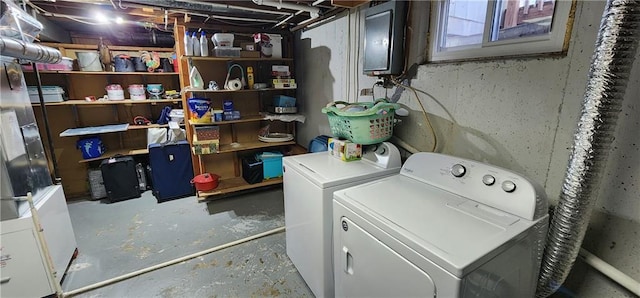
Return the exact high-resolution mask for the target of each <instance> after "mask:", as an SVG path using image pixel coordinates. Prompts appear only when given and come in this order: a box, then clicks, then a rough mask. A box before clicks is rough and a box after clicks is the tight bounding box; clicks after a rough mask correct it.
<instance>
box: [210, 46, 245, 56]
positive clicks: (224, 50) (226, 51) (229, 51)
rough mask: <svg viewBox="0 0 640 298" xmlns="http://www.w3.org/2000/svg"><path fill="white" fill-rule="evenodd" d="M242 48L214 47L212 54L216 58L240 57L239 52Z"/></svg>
mask: <svg viewBox="0 0 640 298" xmlns="http://www.w3.org/2000/svg"><path fill="white" fill-rule="evenodd" d="M241 49H242V48H240V47H237V48H228V47H215V48H214V49H213V54H214V55H215V56H216V57H240V50H241Z"/></svg>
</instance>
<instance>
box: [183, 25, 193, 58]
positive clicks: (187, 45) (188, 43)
mask: <svg viewBox="0 0 640 298" xmlns="http://www.w3.org/2000/svg"><path fill="white" fill-rule="evenodd" d="M184 54H185V55H187V56H193V40H192V39H191V36H189V31H185V32H184Z"/></svg>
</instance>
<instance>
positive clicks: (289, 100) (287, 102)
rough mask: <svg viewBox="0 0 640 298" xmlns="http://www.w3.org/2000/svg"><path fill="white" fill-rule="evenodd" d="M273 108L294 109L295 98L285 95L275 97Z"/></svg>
mask: <svg viewBox="0 0 640 298" xmlns="http://www.w3.org/2000/svg"><path fill="white" fill-rule="evenodd" d="M273 106H274V107H295V106H296V98H295V97H291V96H286V95H276V96H274V97H273Z"/></svg>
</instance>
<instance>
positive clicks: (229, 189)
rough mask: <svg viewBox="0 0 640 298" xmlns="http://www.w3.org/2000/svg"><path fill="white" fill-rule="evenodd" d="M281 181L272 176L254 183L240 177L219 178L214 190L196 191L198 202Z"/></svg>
mask: <svg viewBox="0 0 640 298" xmlns="http://www.w3.org/2000/svg"><path fill="white" fill-rule="evenodd" d="M281 183H282V178H272V179H268V180H264V181H262V182H260V183H255V184H249V183H247V181H245V180H244V179H243V178H242V177H235V178H229V179H221V180H220V181H219V182H218V187H216V188H215V189H214V190H210V191H198V202H204V201H206V200H208V199H210V198H211V197H214V196H220V195H225V194H231V193H233V192H236V191H242V190H248V189H253V188H256V187H262V186H269V185H277V184H281Z"/></svg>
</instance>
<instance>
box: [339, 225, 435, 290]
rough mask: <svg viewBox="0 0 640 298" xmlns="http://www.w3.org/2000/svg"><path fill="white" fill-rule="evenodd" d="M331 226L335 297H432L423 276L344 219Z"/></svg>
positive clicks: (427, 278) (428, 281)
mask: <svg viewBox="0 0 640 298" xmlns="http://www.w3.org/2000/svg"><path fill="white" fill-rule="evenodd" d="M334 224H338V225H341V226H342V227H343V228H342V229H335V231H338V230H339V231H340V233H338V235H334V241H335V248H334V249H335V250H334V256H333V257H334V263H335V271H334V275H335V280H336V284H335V290H336V297H435V285H434V284H433V281H432V279H431V277H430V276H429V274H427V272H425V271H422V270H421V269H420V268H418V267H416V266H415V265H414V264H412V263H411V262H409V261H408V260H407V259H405V258H404V257H403V256H401V255H399V254H398V253H396V252H395V251H393V250H391V249H390V248H389V247H388V246H386V245H385V244H384V243H382V242H380V241H379V240H378V239H376V238H375V237H373V236H372V235H371V234H369V233H367V232H366V231H365V230H363V229H362V228H360V227H359V226H357V225H356V224H355V223H354V222H353V221H351V220H349V219H348V218H346V217H342V218H341V220H340V222H336V223H334ZM345 227H346V228H345ZM345 230H346V231H345Z"/></svg>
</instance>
